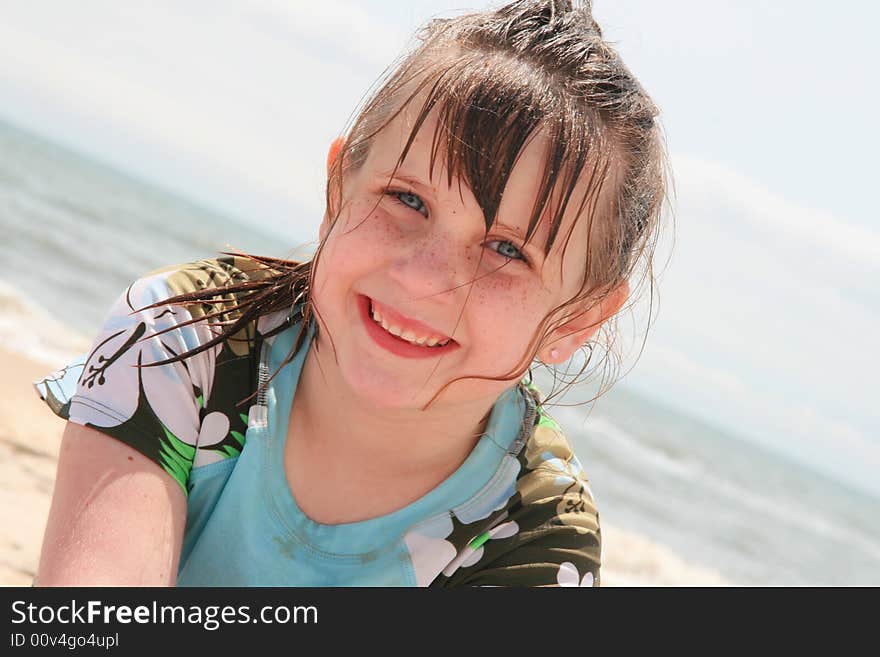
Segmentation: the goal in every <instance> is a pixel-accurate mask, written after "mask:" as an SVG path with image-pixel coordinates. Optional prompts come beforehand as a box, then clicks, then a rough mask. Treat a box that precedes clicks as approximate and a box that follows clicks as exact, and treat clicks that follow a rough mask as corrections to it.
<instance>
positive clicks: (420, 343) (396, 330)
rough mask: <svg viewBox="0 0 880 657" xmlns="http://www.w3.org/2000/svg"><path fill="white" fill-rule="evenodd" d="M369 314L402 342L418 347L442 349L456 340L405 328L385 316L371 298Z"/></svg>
mask: <svg viewBox="0 0 880 657" xmlns="http://www.w3.org/2000/svg"><path fill="white" fill-rule="evenodd" d="M369 315H370V318H371V319H372V320H373V321H374V322H375V323H376V324H378V325H379V326H381V327H382V328H383V329H384V330H385V331H386V332H387V333H388V334H390V335H391V336H393V337H395V338H397V339H398V340H400V341H401V342H405V343H407V344H411V345H413V346H417V347H425V348H428V349H440V348H442V347H445V346H447V345H449V343H451V342H455V341H454V340H453V339H452V338H449V337H446V336H443V335H439V334H436V333H421V332H416V331H413V330H410V329H404V328H401V327H400V326H397V325H396V324H395V323H394V320H390V319H387V318H385V317H384V316H383V315H382V313H381V312H380V311H379V310H377V309H376V307H375V306H374V305H373V300H372V299H369Z"/></svg>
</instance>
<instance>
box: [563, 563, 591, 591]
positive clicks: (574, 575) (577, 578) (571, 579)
mask: <svg viewBox="0 0 880 657" xmlns="http://www.w3.org/2000/svg"><path fill="white" fill-rule="evenodd" d="M556 582H557V584H559V586H593V573H591V572H588V573H587V574H586V575H584V576H583V577H581V575H580V573H579V572H578V569H577V566H575V565H574V564H573V563H572V562H571V561H566V562H564V563H562V564H560V565H559V572H558V573H556Z"/></svg>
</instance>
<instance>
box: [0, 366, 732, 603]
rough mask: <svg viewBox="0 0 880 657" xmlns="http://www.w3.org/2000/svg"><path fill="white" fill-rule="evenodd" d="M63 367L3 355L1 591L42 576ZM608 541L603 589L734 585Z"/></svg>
mask: <svg viewBox="0 0 880 657" xmlns="http://www.w3.org/2000/svg"><path fill="white" fill-rule="evenodd" d="M59 365H60V363H54V364H46V363H43V362H40V361H38V360H35V359H31V358H28V357H25V356H22V355H20V354H18V353H16V352H12V351H7V350H3V349H0V371H2V372H3V377H2V379H0V482H2V484H0V527H2V528H3V529H2V532H0V585H4V586H30V584H31V582H32V580H33V577H34V575H35V573H36V568H37V564H38V561H39V555H40V546H41V544H42V539H43V531H44V530H45V526H46V518H47V516H48V513H49V506H50V503H51V500H52V488H53V484H54V481H55V469H56V463H57V457H58V448H59V445H60V442H61V434H62V432H63V430H64V422H63V421H62V420H60V419H59V418H57V417H56V416H55V415H53V414H52V413H51V412H50V411H49V409H48V408H47V407H46V406H45V405H44V404H43V402H42V401H40V399H39V398H38V397H37V394H36V392H35V391H34V389H33V386H32V385H31V382H32V381H34V380H35V379H38V378H40V377H42V376H45V375H46V374H47V373H49V372H51V371H52V370H53V369H54V368H55V367H58V366H59ZM602 534H603V550H602V551H603V562H604V563H603V568H602V584H603V586H676V585H678V586H681V585H686V586H716V585H724V584H725V583H726V582H725V581H724V580H723V579H721V578H720V577H719V576H718V575H717V574H715V573H713V572H710V571H707V570H703V569H701V568H698V567H694V566H692V565H689V564H687V563H686V562H684V561H683V560H682V559H680V558H679V557H678V556H677V555H675V554H673V553H672V552H671V551H669V550H667V549H666V548H664V547H662V546H659V545H657V544H655V543H653V542H651V541H649V540H647V539H645V538H643V537H640V536H638V535H636V534H633V533H630V532H627V531H623V530H621V529H618V528H616V527H614V526H613V525H609V524H608V523H607V522H603V525H602Z"/></svg>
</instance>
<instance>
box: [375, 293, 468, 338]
mask: <svg viewBox="0 0 880 657" xmlns="http://www.w3.org/2000/svg"><path fill="white" fill-rule="evenodd" d="M367 299H369V301H370V303H372V304H373V306H374V307H375V308H376V310H378V311H379V314H380V315H382V318H383V319H384V320H386V321H387V322H388V323H389V324H392V325H394V326H397V327H398V328H401V329H403V330H404V331H412V332H413V333H417V334H419V335H428V336H435V335H436V336H441V337H442V338H444V339H447V338H448V339H450V340H451V339H452V338H450V337H449V336H447V335H446V334H445V333H444V332H443V331H439V330H437V329H435V328H434V327H433V326H431V325H430V324H425V323H424V322H420V321H419V320H417V319H412V318H410V317H407V316H406V315H401V314H400V313H399V312H397V311H396V310H394V309H393V308H391V307H390V306H386V305H385V304H384V303H382V302H381V301H377V300H376V299H373V298H372V297H367Z"/></svg>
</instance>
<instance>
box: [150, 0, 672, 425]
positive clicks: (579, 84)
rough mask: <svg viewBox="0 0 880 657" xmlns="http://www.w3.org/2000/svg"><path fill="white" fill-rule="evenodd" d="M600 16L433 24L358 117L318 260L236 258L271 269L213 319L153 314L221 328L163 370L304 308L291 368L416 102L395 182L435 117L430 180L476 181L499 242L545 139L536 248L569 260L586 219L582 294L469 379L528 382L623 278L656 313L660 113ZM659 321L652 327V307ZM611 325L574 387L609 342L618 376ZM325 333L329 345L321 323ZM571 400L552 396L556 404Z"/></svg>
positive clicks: (195, 296)
mask: <svg viewBox="0 0 880 657" xmlns="http://www.w3.org/2000/svg"><path fill="white" fill-rule="evenodd" d="M590 5H591V3H589V2H584V3H580V4H578V3H574V4H573V3H572V2H571V1H570V0H555V1H554V0H543V1H540V0H539V1H535V0H520V1H517V2H512V3H510V4H507V5H505V6H503V7H501V8H499V9H497V10H489V11H485V12H479V13H472V14H466V15H462V16H458V17H456V18H449V19H434V20H432V21H430V22H429V23H428V24H426V25H425V26H424V27H423V28H422V29H421V30H420V32H419V33H418V35H417V37H418V44H417V45H416V47H415V48H413V49H412V50H411V51H410V52H408V53H407V54H405V55H404V56H403V57H402V58H400V60H399V61H398V62H397V63H396V65H394V66H392V67H391V68H390V69H389V72H388V73H387V74H386V77H385V78H384V79H380V84H379V85H378V88H377V89H376V90H375V91H374V92H373V93H372V94H371V95H370V96H369V97H368V98H367V99H366V101H365V102H364V103H363V106H362V107H361V108H360V110H359V111H357V112H356V114H355V119H354V122H353V125H352V126H351V128H350V129H349V130H348V131H347V133H346V138H345V142H344V145H343V146H342V148H341V152H340V153H339V156H338V157H337V158H336V159H335V160H334V162H333V163H332V164H331V166H330V171H329V174H328V180H327V188H326V203H327V208H328V212H329V215H330V216H331V217H332V219H331V223H330V230H329V231H328V233H327V235H326V236H325V238H324V239H323V240H321V241H320V243H319V244H318V247H317V249H316V251H315V253H314V256H313V257H312V259H311V260H310V261H308V262H294V261H290V260H284V259H279V258H269V257H264V256H256V255H251V254H241V253H237V254H234V255H237V256H239V257H242V258H246V259H249V260H250V261H251V262H253V267H254V269H262V270H265V271H264V272H263V274H262V275H261V277H260V280H255V281H248V282H244V283H237V284H232V285H227V286H224V287H222V288H219V291H222V293H223V294H224V295H231V298H229V297H227V299H228V302H224V303H223V304H222V306H217V307H215V308H214V309H213V310H210V311H208V306H203V305H202V304H205V302H210V301H212V300H216V298H217V294H218V288H214V289H203V290H200V291H198V292H193V293H190V294H184V295H179V296H175V297H171V298H169V299H166V300H163V301H161V302H158V303H156V304H153V305H152V306H148V307H156V306H159V305H163V304H168V303H174V304H183V305H187V306H196V307H198V308H203V309H204V310H203V311H202V312H199V313H198V314H199V315H200V316H199V317H194V319H193V320H191V321H190V322H184V323H182V324H181V325H185V324H186V323H191V322H192V321H202V320H204V319H210V320H213V321H212V323H213V324H215V325H218V326H219V327H221V328H220V330H219V331H218V333H217V337H216V338H214V339H213V340H211V341H209V342H207V343H205V344H203V345H200V346H199V347H198V348H196V349H193V350H191V351H189V352H185V353H183V354H180V355H178V356H176V357H175V358H172V359H168V360H166V361H162V362H161V363H165V362H171V361H174V360H180V359H183V358H186V357H189V356H192V355H194V354H196V353H199V352H200V351H203V350H205V349H208V348H210V347H212V346H214V345H216V344H218V343H219V342H221V341H223V340H224V339H230V338H234V336H236V335H237V334H239V333H240V332H241V331H242V330H243V329H244V328H245V327H246V325H247V324H248V323H249V322H252V321H253V320H255V319H256V318H259V317H260V316H262V315H266V314H268V313H272V312H276V311H279V310H290V309H291V308H292V307H293V306H294V304H295V303H297V302H298V301H303V302H304V304H303V306H302V314H301V319H302V320H303V321H302V327H301V328H300V331H299V334H298V335H297V339H296V341H295V343H294V346H293V348H292V350H291V352H290V354H289V355H288V357H287V359H286V360H285V361H284V363H285V364H286V363H287V362H289V360H291V359H292V358H293V357H294V355H295V354H296V353H297V352H298V351H299V349H300V348H301V346H302V343H303V340H304V338H305V336H306V330H307V327H308V325H309V322H310V319H311V317H312V315H313V313H314V314H315V315H317V316H318V318H319V319H320V313H319V312H318V311H317V310H316V308H315V306H314V305H313V303H312V301H311V299H310V298H309V294H308V291H309V289H311V287H312V283H313V281H314V273H315V270H316V269H317V267H318V264H319V261H320V256H321V252H322V250H323V247H324V244H325V243H326V240H327V237H329V235H330V234H331V233H332V230H333V227H334V226H335V224H336V220H337V219H338V218H339V216H340V214H341V210H342V207H343V203H344V193H343V192H344V190H343V187H344V184H343V183H344V180H345V179H346V177H347V175H348V174H349V173H351V172H353V171H356V170H358V169H359V168H360V167H361V166H363V164H364V162H365V161H366V158H367V155H368V154H369V151H370V147H371V145H372V143H373V140H374V139H375V138H376V136H377V135H378V134H380V133H381V131H382V130H383V129H384V128H385V127H386V126H387V125H388V124H389V123H390V122H391V121H392V120H393V119H394V118H396V117H397V116H398V115H399V114H400V113H401V112H402V111H403V110H404V109H406V108H407V107H408V106H410V104H411V103H412V102H413V101H414V99H415V98H417V97H418V98H419V99H420V100H422V103H423V104H422V106H421V107H420V108H417V110H418V111H417V114H416V116H417V118H416V120H415V123H414V125H413V128H412V131H411V133H410V135H409V138H408V140H407V142H406V145H405V147H404V150H403V152H402V153H401V154H400V158H399V159H398V162H397V165H396V166H395V172H396V169H397V167H398V166H400V164H401V163H402V162H403V160H404V158H405V157H406V155H407V153H408V151H409V149H410V147H411V145H412V143H413V141H414V140H415V137H416V135H417V134H418V132H419V130H420V129H421V127H422V125H423V124H424V122H425V120H426V118H427V117H428V115H429V113H431V112H436V113H437V116H438V118H439V120H438V122H437V129H436V130H435V134H434V135H433V141H432V148H431V162H430V167H431V172H433V168H434V166H435V164H436V160H437V158H438V157H443V158H445V161H444V162H443V164H444V166H445V169H446V171H447V175H448V182H449V185H450V186H451V185H452V182H453V179H455V178H457V179H458V181H459V184H460V183H461V182H464V183H465V184H467V186H468V187H469V188H470V190H471V191H472V192H473V194H474V197H475V198H476V199H477V202H478V203H479V205H480V207H481V209H482V211H483V216H484V219H485V225H486V231H487V233H488V231H489V230H490V228H491V227H492V224H493V222H494V221H495V218H496V213H497V210H498V207H499V205H500V202H501V196H502V194H503V192H504V188H505V186H506V184H507V181H508V178H509V176H510V173H511V171H512V169H513V166H514V164H515V162H516V160H517V158H518V156H519V155H520V153H521V152H522V150H523V148H524V147H525V145H526V144H527V143H528V141H529V140H530V139H531V138H532V137H534V135H535V134H536V132H537V131H538V130H543V131H546V134H547V135H548V151H547V153H548V158H547V161H546V164H545V168H544V172H543V176H542V180H541V184H540V187H539V193H538V197H537V199H536V203H535V206H534V207H533V208H532V209H531V216H530V219H529V225H528V230H527V234H526V240H527V241H529V240H531V239H532V237H533V235H534V233H535V230H536V227H537V224H538V222H539V220H541V218H542V217H544V216H545V215H546V217H547V219H546V220H547V221H549V227H550V230H549V236H548V239H547V242H546V244H544V245H543V250H544V253H545V255H547V254H549V252H550V250H551V248H552V247H553V245H554V243H555V242H556V241H557V240H563V252H564V251H565V250H566V248H567V246H568V241H569V239H570V237H571V235H572V232H573V228H574V225H572V227H571V229H570V230H569V231H568V232H567V233H566V234H564V235H561V234H560V229H561V226H562V217H563V214H564V213H565V212H566V210H567V208H569V207H575V208H576V212H577V216H578V221H587V222H588V227H587V234H588V247H587V253H586V266H585V269H584V274H583V279H582V281H581V286H580V291H579V292H578V294H576V295H575V296H574V297H572V298H570V299H568V300H566V301H565V302H563V303H562V304H561V305H559V306H558V307H556V308H554V309H553V310H552V311H551V312H550V313H549V314H548V315H547V317H545V318H544V319H543V321H542V322H541V324H540V325H539V327H538V330H537V332H536V334H535V335H534V336H533V338H532V340H531V342H530V344H529V349H528V351H527V353H526V354H524V355H523V358H522V360H521V362H520V363H518V364H517V365H516V366H515V367H514V368H513V369H512V370H511V371H509V372H507V373H504V374H502V375H500V376H497V377H490V376H485V377H461V378H483V379H487V380H496V381H501V380H512V379H515V378H519V377H522V376H523V375H524V374H525V372H526V371H527V370H529V367H530V365H531V363H532V361H533V360H534V359H535V356H536V353H537V351H538V348H539V347H540V346H541V345H543V344H544V342H545V340H546V339H547V336H548V335H549V334H550V333H552V332H553V331H554V330H555V329H556V328H558V327H559V326H561V325H563V324H564V323H565V322H566V321H567V320H569V319H570V318H571V317H572V316H574V315H577V314H579V313H580V312H582V311H583V310H584V309H585V308H586V307H588V306H590V305H592V304H595V303H597V302H599V301H600V300H601V299H602V298H603V297H604V296H605V295H607V294H609V293H610V292H611V291H612V290H613V289H615V288H616V287H617V286H618V285H619V284H620V283H621V282H622V281H625V280H630V282H632V281H631V279H632V278H633V277H634V275H635V274H636V273H637V272H640V273H641V275H642V278H641V280H640V284H646V285H647V287H648V288H649V294H650V296H651V305H652V307H653V297H654V287H655V277H654V271H653V255H654V250H655V245H656V240H657V236H658V229H659V226H660V220H661V215H662V208H663V207H664V205H665V201H666V199H667V181H668V179H669V176H668V165H667V158H666V152H665V144H664V139H663V135H662V131H661V127H660V125H659V123H658V121H657V116H658V110H657V108H656V106H655V105H654V103H653V102H652V101H651V99H650V97H649V96H648V94H647V93H646V92H645V91H644V89H642V87H641V85H640V84H639V82H638V80H637V79H636V78H635V77H634V76H633V75H632V73H631V72H630V71H629V69H628V68H627V67H626V66H625V65H624V63H623V61H622V60H621V58H620V56H619V55H618V54H617V52H616V51H615V50H614V49H613V48H612V47H611V46H610V45H609V44H608V43H607V42H606V41H605V40H603V38H602V31H601V29H600V28H599V26H598V25H597V24H596V22H595V21H594V20H593V17H592V14H591V6H590ZM392 175H393V174H392ZM583 180H586V182H587V185H586V187H587V191H586V193H585V194H584V195H583V196H582V198H576V197H575V194H574V192H575V187H576V185H577V184H578V183H579V181H581V182H582V181H583ZM390 182H391V180H390V178H389V184H390ZM609 185H610V186H611V187H610V189H607V190H606V191H605V193H604V195H603V198H607V199H610V201H607V202H604V203H600V202H599V199H600V192H602V190H603V189H604V188H605V187H606V186H609ZM367 216H369V214H368V215H367ZM229 255H233V254H229ZM561 262H562V259H561V258H560V263H561ZM560 267H561V264H560ZM648 315H649V321H650V315H651V311H650V309H649V312H648ZM288 324H289V323H288ZM288 324H283V325H282V326H280V327H278V328H276V329H275V331H273V333H274V332H277V331H280V330H283V329H284V328H286V327H287V325H288ZM608 324H609V322H606V323H605V324H603V325H602V327H601V331H600V332H599V333H597V335H602V336H603V338H604V340H599V339H595V340H593V341H591V342H590V343H587V344H586V345H584V346H583V348H584V349H586V350H588V352H589V353H588V354H587V357H586V358H585V362H584V365H583V367H582V368H581V370H580V372H578V373H577V374H576V375H575V376H574V378H573V379H572V380H571V381H570V382H568V385H567V386H566V388H567V387H570V386H571V385H573V384H574V383H576V382H577V381H578V377H579V376H580V375H581V374H583V373H584V372H585V371H587V369H588V368H589V366H590V363H591V361H592V359H593V348H594V346H596V345H598V344H600V343H601V344H602V346H603V347H604V348H605V358H604V359H603V360H602V363H601V364H602V365H604V366H605V367H604V369H603V373H602V385H603V386H604V387H603V388H602V389H601V390H600V393H599V394H601V393H602V392H604V391H605V390H607V388H610V386H611V385H612V384H613V380H612V377H611V376H610V375H611V374H612V373H613V372H614V371H615V370H617V369H618V367H617V363H615V362H614V360H613V359H614V357H615V356H616V354H615V353H614V351H613V349H612V347H613V345H614V340H615V336H616V330H614V329H613V328H611V327H609V326H608ZM315 330H316V337H317V326H316V327H315ZM330 342H331V344H332V342H333V341H332V336H331V337H330ZM316 348H317V341H316ZM334 349H335V347H334ZM161 363H155V364H157V365H158V364H161ZM282 366H283V365H282ZM279 369H280V368H279ZM455 380H458V379H454V381H455ZM451 383H452V381H451V382H449V383H447V384H446V385H444V386H443V388H441V390H440V391H438V393H437V395H439V394H440V392H442V390H443V389H445V388H446V386H448V385H450V384H451ZM564 392H565V390H564V389H563V390H561V391H559V392H554V393H553V395H550V396H548V399H549V398H550V397H551V396H554V395H556V394H563V393H564ZM437 395H435V396H434V398H432V400H431V402H433V400H434V399H436V397H437ZM597 396H598V395H597ZM431 402H429V404H428V405H430V403H431ZM426 408H427V406H426Z"/></svg>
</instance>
